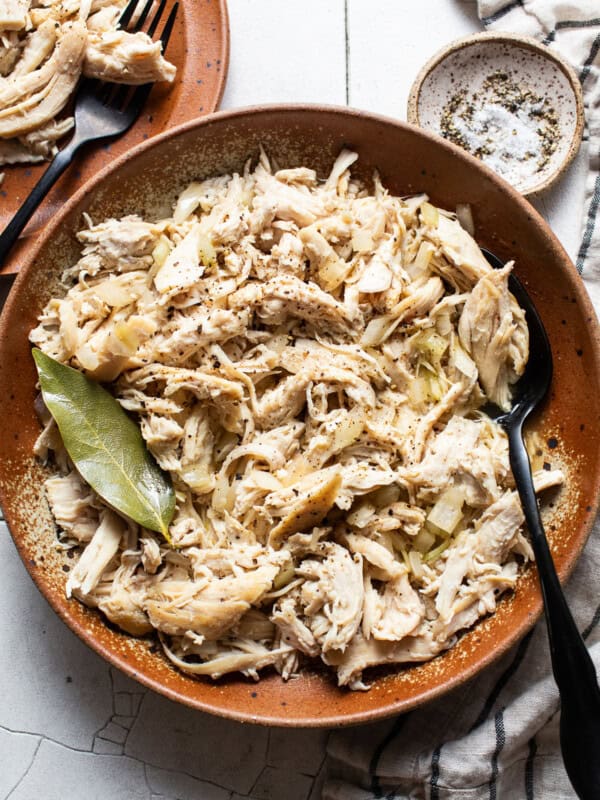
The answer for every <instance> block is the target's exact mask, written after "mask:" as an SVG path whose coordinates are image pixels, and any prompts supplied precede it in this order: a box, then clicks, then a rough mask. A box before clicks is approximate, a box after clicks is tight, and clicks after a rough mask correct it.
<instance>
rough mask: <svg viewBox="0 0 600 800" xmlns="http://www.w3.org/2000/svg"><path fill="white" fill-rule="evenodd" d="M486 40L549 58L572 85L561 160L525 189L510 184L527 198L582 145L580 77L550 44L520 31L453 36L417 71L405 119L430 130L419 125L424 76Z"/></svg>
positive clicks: (554, 176)
mask: <svg viewBox="0 0 600 800" xmlns="http://www.w3.org/2000/svg"><path fill="white" fill-rule="evenodd" d="M486 42H487V43H490V44H507V45H514V46H516V47H519V48H521V49H523V50H529V51H530V52H533V53H536V54H537V55H539V56H542V57H543V58H545V59H547V60H548V61H551V62H553V63H554V64H555V65H556V66H558V67H559V69H560V70H561V71H562V73H563V74H564V75H565V77H566V78H567V81H568V82H569V86H570V88H571V91H572V92H573V96H574V99H575V129H574V131H573V136H572V137H571V141H570V143H569V149H568V151H567V153H566V155H565V157H564V159H563V160H562V162H561V163H560V164H559V165H558V166H557V167H556V169H555V170H554V172H552V173H550V175H548V177H547V178H545V179H544V180H543V181H540V182H539V183H537V184H535V185H534V186H532V187H531V188H530V189H527V190H526V191H521V190H520V189H518V188H517V187H515V186H513V188H515V189H516V190H517V191H518V192H519V193H520V194H521V195H523V197H529V196H530V195H532V194H536V193H538V192H542V191H544V190H546V189H548V188H550V186H552V184H554V183H555V182H556V181H557V180H558V178H559V177H560V176H561V175H562V174H563V173H564V172H565V171H566V169H567V167H568V166H569V164H570V163H571V162H572V161H573V159H574V158H575V156H576V155H577V152H578V150H579V147H580V145H581V140H582V137H583V128H584V125H585V112H584V105H583V90H582V88H581V83H580V81H579V78H578V77H577V73H576V72H575V70H574V69H573V67H572V66H571V64H569V62H568V61H566V59H564V58H563V57H562V56H561V55H560V54H559V53H557V52H555V51H554V50H551V49H550V48H549V47H547V46H546V45H544V44H542V43H541V42H539V41H538V40H537V39H534V38H533V37H532V36H525V35H523V34H517V33H504V32H498V33H497V32H496V31H484V32H480V33H472V34H470V35H468V36H462V37H461V38H460V39H455V40H454V41H452V42H450V43H449V44H447V45H444V47H442V48H441V49H440V50H438V51H437V53H435V54H434V55H433V56H432V57H431V58H430V59H429V60H428V61H426V62H425V64H424V65H423V66H422V67H421V69H420V70H419V72H418V73H417V76H416V78H415V79H414V81H413V84H412V86H411V88H410V91H409V95H408V101H407V106H406V115H407V120H408V122H409V123H411V124H413V125H417V126H418V127H420V128H421V129H422V130H430V129H428V128H427V129H426V128H425V127H423V126H422V125H421V121H420V118H419V101H420V99H421V90H422V88H423V84H424V83H425V80H426V78H427V77H428V76H429V75H430V74H431V73H432V72H433V71H434V70H435V69H436V68H437V67H438V66H439V65H440V64H441V63H442V62H443V61H445V60H446V59H447V58H448V57H449V56H451V55H453V54H454V53H458V52H459V51H460V50H467V49H468V48H470V47H472V46H473V45H478V44H481V43H486ZM436 135H438V134H436ZM440 138H442V139H443V138H444V137H443V136H440ZM445 141H447V140H445ZM461 149H462V148H461ZM465 152H467V151H465ZM469 155H470V154H469ZM478 160H479V159H478ZM496 174H497V173H496ZM499 177H501V176H499ZM503 180H504V179H503ZM511 186H512V184H511Z"/></svg>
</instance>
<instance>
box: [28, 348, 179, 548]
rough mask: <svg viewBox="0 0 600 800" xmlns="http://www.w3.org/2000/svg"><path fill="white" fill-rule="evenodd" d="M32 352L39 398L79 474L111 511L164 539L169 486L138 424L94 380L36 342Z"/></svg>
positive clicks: (171, 498) (170, 508)
mask: <svg viewBox="0 0 600 800" xmlns="http://www.w3.org/2000/svg"><path fill="white" fill-rule="evenodd" d="M32 354H33V358H34V361H35V364H36V367H37V371H38V375H39V379H40V387H41V390H42V396H43V398H44V403H45V404H46V406H47V408H48V411H49V412H50V413H51V414H52V416H53V417H54V419H55V421H56V424H57V426H58V429H59V431H60V434H61V436H62V440H63V442H64V445H65V448H66V450H67V452H68V454H69V456H70V457H71V459H72V461H73V463H74V464H75V466H76V468H77V470H78V471H79V473H80V474H81V476H82V477H83V479H84V480H85V481H87V483H89V485H90V486H91V487H92V489H94V491H95V492H96V493H97V494H98V495H100V497H102V498H103V499H104V500H106V502H107V503H110V505H111V506H113V508H115V509H116V510H117V511H120V512H122V513H123V514H126V515H127V516H128V517H131V519H133V520H134V521H135V522H137V523H139V524H140V525H143V526H144V527H145V528H149V529H150V530H153V531H157V532H158V533H162V535H163V536H164V537H165V539H166V540H167V541H170V539H169V532H168V531H169V523H170V522H171V520H172V518H173V514H174V512H175V492H174V491H173V485H172V483H171V478H170V476H169V475H168V474H167V473H165V472H163V470H162V469H161V468H160V467H159V466H158V464H157V463H156V461H155V460H154V458H153V456H152V455H151V453H149V452H148V449H147V447H146V444H145V442H144V439H143V438H142V434H141V432H140V429H139V427H138V426H137V425H136V424H135V422H134V421H133V420H132V419H131V418H130V417H129V416H128V415H127V414H126V412H125V411H124V410H123V408H121V406H120V405H119V403H118V402H117V401H116V400H115V398H114V397H113V396H112V395H111V394H110V393H109V392H107V391H106V389H104V388H103V387H102V386H100V384H98V383H96V382H95V381H92V380H90V379H89V378H87V377H86V376H85V375H83V374H82V373H81V372H78V371H77V370H76V369H73V368H72V367H68V366H66V365H65V364H61V363H60V362H59V361H56V360H55V359H53V358H51V357H50V356H48V355H46V354H45V353H43V352H42V351H41V350H39V349H37V348H34V349H33V351H32Z"/></svg>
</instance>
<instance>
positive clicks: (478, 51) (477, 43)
mask: <svg viewBox="0 0 600 800" xmlns="http://www.w3.org/2000/svg"><path fill="white" fill-rule="evenodd" d="M497 72H502V73H504V74H506V75H508V76H509V77H510V79H511V80H513V81H514V82H515V83H518V84H519V85H520V86H521V87H523V88H526V89H529V90H531V91H532V92H533V93H535V94H536V95H537V96H539V97H541V98H543V99H546V100H547V101H548V103H549V104H550V105H551V106H552V107H553V109H554V110H555V112H556V116H557V118H558V128H559V131H560V135H559V136H558V137H557V141H558V144H557V147H556V149H555V150H554V152H553V153H552V155H551V156H549V158H548V160H547V162H546V163H545V164H544V166H543V167H542V168H541V169H539V170H538V171H536V172H534V173H533V174H530V175H524V176H522V177H520V178H519V177H515V178H511V177H510V176H508V175H506V176H505V177H506V179H507V180H509V182H510V183H511V184H512V185H513V186H514V188H515V189H518V190H519V191H520V192H521V193H522V194H524V195H529V194H533V193H534V192H540V191H542V190H543V189H547V188H548V187H549V186H550V185H551V184H552V183H554V181H555V180H556V179H557V178H558V177H559V176H560V175H561V174H562V173H563V172H564V170H565V169H566V168H567V166H568V165H569V164H570V163H571V161H572V160H573V158H574V157H575V154H576V153H577V151H578V149H579V145H580V143H581V136H582V133H583V124H584V113H583V97H582V93H581V86H580V83H579V80H578V78H577V76H576V74H575V72H574V71H573V69H572V68H571V66H570V65H569V64H568V63H567V62H566V61H564V60H563V59H562V58H561V57H560V56H559V55H557V54H556V52H555V51H553V50H550V48H548V47H546V46H545V45H542V44H540V43H539V42H537V41H536V40H535V39H531V38H529V37H527V36H516V35H512V34H503V33H500V34H499V33H478V34H474V35H472V36H466V37H464V38H462V39H457V40H456V41H455V42H452V43H451V44H449V45H448V46H447V47H444V48H443V49H442V50H440V51H439V52H438V53H436V55H434V56H433V58H431V59H430V61H428V62H427V63H426V64H425V66H424V67H423V68H422V69H421V71H420V72H419V74H418V75H417V77H416V79H415V81H414V83H413V85H412V88H411V91H410V94H409V98H408V111H407V115H408V121H409V122H411V123H413V124H415V125H419V126H421V127H422V128H425V129H427V130H429V131H433V132H434V133H437V134H440V135H443V134H442V116H443V112H444V109H445V108H446V107H447V104H448V103H449V102H450V101H451V100H452V98H455V97H456V96H457V94H458V93H459V92H461V91H465V92H466V93H467V95H468V97H469V98H474V99H473V101H472V104H471V105H472V107H474V108H475V109H478V108H481V105H482V96H483V95H484V94H485V92H484V91H483V92H482V85H483V83H484V81H485V79H486V78H487V77H488V76H489V75H491V74H494V73H497Z"/></svg>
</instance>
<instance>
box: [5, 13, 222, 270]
mask: <svg viewBox="0 0 600 800" xmlns="http://www.w3.org/2000/svg"><path fill="white" fill-rule="evenodd" d="M166 10H167V11H168V10H169V8H167V9H166ZM166 55H167V58H168V59H169V61H171V62H172V63H173V64H175V66H176V67H177V77H176V79H175V82H174V84H173V85H172V86H169V85H167V84H157V85H156V86H155V87H154V89H153V90H152V94H151V95H150V98H149V100H148V103H147V105H146V108H145V109H144V112H143V113H142V115H141V117H140V119H139V120H138V121H137V122H136V123H135V125H134V126H133V127H132V128H131V130H129V131H128V132H127V133H126V134H125V135H124V136H121V137H120V138H118V139H114V140H113V141H112V142H109V143H105V144H102V142H100V143H98V144H91V145H89V146H88V149H87V150H85V151H82V152H81V153H80V154H79V155H78V156H77V157H76V160H75V162H74V163H73V164H72V165H71V166H70V167H69V169H68V170H67V172H66V173H65V174H64V175H63V176H62V177H61V178H60V180H59V181H58V182H57V183H56V185H55V186H54V188H53V189H52V190H51V191H50V193H49V194H48V196H47V197H46V199H45V200H44V202H43V203H42V205H41V206H40V208H39V209H38V210H37V211H36V213H35V215H34V216H33V217H32V219H31V221H30V222H29V225H28V226H27V228H26V229H25V233H24V234H23V236H22V237H21V239H20V240H19V242H18V243H17V245H16V246H15V248H14V249H13V252H12V253H11V255H10V257H9V258H8V259H7V261H6V262H5V264H4V266H3V267H2V269H1V270H0V275H9V274H11V273H15V272H18V271H19V269H20V267H21V264H22V263H23V261H24V259H25V258H26V255H27V252H28V251H29V249H30V247H31V246H32V245H33V244H35V242H36V240H37V235H36V233H37V232H38V231H39V229H40V228H42V227H43V226H44V225H45V224H46V222H47V221H48V220H49V219H50V218H51V217H52V216H53V215H54V214H55V213H56V212H57V211H58V209H59V208H61V207H62V206H63V205H64V204H65V203H66V202H67V200H68V199H69V197H71V195H72V194H73V193H74V192H75V191H76V190H77V189H78V188H79V187H80V186H81V184H83V183H85V182H86V181H87V180H89V179H90V178H91V177H92V176H93V175H95V174H96V173H97V172H98V171H99V170H101V169H102V168H103V167H105V166H107V165H108V164H110V163H111V162H112V161H114V160H115V158H116V157H117V156H120V155H121V154H122V153H124V152H126V151H127V150H131V148H132V147H133V146H134V145H136V144H139V143H140V142H142V141H143V140H144V139H149V138H150V137H152V136H155V135H156V134H157V133H162V132H163V131H166V130H168V129H169V128H173V127H174V126H175V125H179V124H180V123H182V122H187V121H188V120H192V119H196V118H197V117H202V116H204V115H206V114H210V113H211V112H212V111H214V110H215V109H216V108H217V106H218V105H219V103H220V101H221V97H222V95H223V90H224V88H225V79H226V77H227V67H228V65H229V23H228V17H227V5H226V0H193V2H190V3H188V2H185V0H184V2H180V3H179V11H178V13H177V20H176V23H175V28H174V29H173V33H172V34H171V40H170V42H169V46H168V48H167V53H166ZM47 168H48V162H44V163H42V164H35V165H27V164H25V165H23V164H20V165H15V166H6V167H1V168H0V172H4V173H5V177H4V182H3V183H2V185H1V186H0V231H1V230H3V229H4V228H5V227H6V225H7V224H8V223H9V222H10V220H11V219H12V217H13V216H14V214H15V213H16V212H17V211H18V209H19V208H20V206H21V205H22V203H23V201H24V200H25V198H26V197H27V195H28V194H29V192H30V191H31V190H32V189H33V187H34V186H35V184H36V183H37V182H38V180H39V179H40V177H41V175H42V174H43V173H44V171H45V170H46V169H47Z"/></svg>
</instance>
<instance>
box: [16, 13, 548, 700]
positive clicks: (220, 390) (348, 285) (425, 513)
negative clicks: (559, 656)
mask: <svg viewBox="0 0 600 800" xmlns="http://www.w3.org/2000/svg"><path fill="white" fill-rule="evenodd" d="M100 13H101V12H100V11H98V12H96V16H98V15H99V14H100ZM355 160H356V154H353V153H349V152H348V151H344V152H343V153H341V154H340V156H339V158H338V160H337V162H336V163H335V164H334V166H333V168H332V171H331V174H330V176H329V178H328V179H327V180H326V181H321V180H319V178H318V177H317V175H316V173H315V172H314V171H313V170H311V169H309V168H305V167H300V168H294V169H283V170H274V169H273V168H272V167H271V165H270V163H269V161H268V158H267V156H266V155H265V154H264V153H261V156H260V158H259V161H258V165H257V166H256V168H255V169H254V171H252V170H251V168H250V166H248V167H247V168H246V170H245V171H244V172H243V174H241V175H229V176H220V177H218V178H209V179H207V180H204V181H200V182H197V183H193V184H191V186H190V187H188V189H186V190H185V191H184V192H183V194H182V195H181V196H180V198H179V200H178V201H177V203H176V206H175V209H174V216H173V217H171V218H169V219H162V220H160V221H158V222H152V221H146V220H143V219H141V218H139V217H137V216H128V217H124V218H122V219H120V220H116V219H109V220H104V221H102V222H98V223H96V224H94V223H93V221H92V220H87V222H88V226H87V228H86V229H85V230H83V231H81V232H80V234H79V239H80V241H81V243H82V246H83V252H82V255H81V259H80V260H79V262H78V263H77V264H75V265H74V266H72V267H70V268H69V269H67V270H66V271H65V275H64V282H65V291H64V295H63V296H62V297H60V298H53V299H51V300H50V302H49V303H48V304H47V306H46V308H45V309H44V312H43V313H42V315H41V316H40V319H39V324H38V326H37V327H36V328H35V330H33V331H32V333H31V337H30V338H31V341H32V342H33V343H34V344H36V345H37V346H39V347H40V348H41V349H42V350H44V351H45V352H46V353H47V354H48V355H50V356H52V357H54V358H57V359H58V360H60V361H62V362H63V363H68V364H70V365H71V366H73V367H75V368H77V369H80V370H82V371H84V372H85V373H87V374H88V375H89V376H90V377H92V378H95V379H98V380H103V381H109V382H111V384H112V391H113V392H114V394H115V397H116V398H117V400H118V401H119V402H120V403H121V404H122V406H123V407H124V408H125V409H127V410H128V411H129V412H130V413H131V414H132V415H133V416H134V418H135V419H136V420H137V421H138V423H139V425H140V429H141V432H142V436H143V437H144V439H145V441H146V444H147V446H148V449H149V450H150V451H151V452H152V454H153V455H154V456H155V458H156V460H157V461H158V463H159V465H160V466H161V467H162V468H163V469H164V470H167V471H168V472H170V474H171V477H172V480H173V483H174V486H175V489H176V496H177V507H176V512H175V516H174V519H173V521H172V523H171V526H170V536H171V541H172V545H167V544H166V543H165V542H162V541H159V539H158V537H157V536H155V535H154V534H152V533H151V532H149V531H146V530H143V529H140V528H139V526H137V525H135V524H134V523H133V522H131V521H130V520H123V519H121V518H120V517H119V516H118V515H117V514H116V513H115V512H114V511H113V510H111V509H108V508H107V507H106V506H105V504H104V503H103V502H102V501H101V500H100V499H99V498H98V497H96V496H95V494H94V493H93V492H92V491H91V490H89V489H88V488H87V487H86V486H85V485H84V484H83V482H82V481H81V479H80V478H79V476H78V475H77V473H76V472H74V471H70V472H69V462H68V460H67V459H66V458H65V456H64V451H62V449H61V442H60V439H59V437H58V433H57V431H56V429H55V428H54V427H53V426H52V425H51V424H50V423H49V422H48V419H47V417H46V419H45V424H46V428H45V431H44V433H43V434H42V436H41V437H40V441H39V444H38V448H37V452H38V453H39V454H40V455H41V456H42V455H45V454H46V453H47V452H48V451H49V450H50V451H52V450H53V451H55V453H56V454H55V459H56V463H57V466H58V467H59V468H61V470H62V474H61V475H59V476H55V477H52V478H50V479H49V480H48V481H47V496H48V500H49V502H50V506H51V509H52V511H53V514H54V517H55V520H56V522H57V524H58V526H59V528H60V529H61V531H62V534H61V535H62V536H63V538H64V540H65V542H67V543H69V544H70V545H71V546H73V547H77V548H78V549H79V552H80V554H81V555H80V558H79V561H78V563H77V565H76V566H75V569H74V570H73V572H72V573H71V577H70V578H69V582H68V586H67V591H68V592H69V593H73V594H74V595H75V596H76V597H77V598H78V599H79V600H81V601H82V602H84V603H86V604H88V605H91V606H94V607H97V608H99V609H100V610H101V611H102V612H103V613H104V614H105V615H106V616H107V617H108V618H109V619H110V620H111V621H112V622H114V623H115V624H117V625H119V626H120V627H121V628H123V629H124V630H125V631H127V632H129V633H131V634H133V635H143V634H146V633H147V632H148V631H151V630H153V629H154V630H156V631H157V632H158V635H159V637H160V641H161V643H162V645H163V648H164V652H165V654H166V656H167V657H168V658H169V659H170V660H171V661H172V662H173V664H174V665H176V666H177V667H178V668H179V669H181V670H184V671H186V672H188V673H190V674H192V675H206V676H212V677H213V678H216V677H219V676H221V675H224V674H226V673H228V672H234V671H240V672H242V673H243V674H244V675H248V676H250V677H253V678H256V679H257V678H258V676H259V671H260V670H261V669H263V668H267V667H271V668H275V669H276V670H278V671H279V672H280V674H281V675H282V677H283V678H284V679H285V678H288V677H290V676H291V675H293V674H295V673H296V672H297V671H298V670H299V669H300V668H301V665H302V663H303V661H305V660H306V659H310V658H321V659H322V660H323V662H325V664H327V665H329V666H330V667H331V668H332V669H333V670H335V672H336V673H337V679H338V682H339V684H340V685H342V686H347V687H349V688H351V689H365V688H368V685H367V683H365V680H364V677H363V672H364V670H366V669H367V668H369V667H371V666H374V665H377V664H396V663H408V662H417V661H425V660H427V659H430V658H433V657H434V656H435V655H437V654H438V653H440V652H442V651H443V650H445V649H447V648H449V647H451V646H452V645H453V644H454V643H455V641H456V638H457V634H458V633H460V631H462V630H464V629H465V628H467V627H469V626H471V625H473V624H474V623H475V622H476V621H477V620H478V619H480V618H481V617H483V616H485V615H486V614H489V613H492V612H493V611H494V609H495V607H496V603H497V601H498V598H499V596H500V594H501V593H502V592H504V591H506V590H509V589H510V588H512V587H513V586H514V585H515V581H516V579H517V576H518V574H519V570H520V568H521V565H522V564H523V563H524V562H525V561H527V560H528V559H530V558H531V557H532V553H531V548H530V547H529V544H528V542H527V540H526V538H525V537H524V535H523V532H522V525H523V515H522V511H521V507H520V504H519V501H518V498H517V495H516V493H515V491H514V482H513V479H512V475H511V472H510V466H509V460H508V446H507V440H506V436H505V434H504V432H503V431H502V429H501V428H500V427H499V426H498V425H497V424H496V423H495V422H494V421H492V420H491V419H490V418H489V417H488V416H487V415H486V414H485V413H484V412H483V410H482V408H483V406H484V405H485V404H486V402H488V401H492V402H494V403H496V404H497V405H498V406H500V407H501V408H504V409H505V408H508V407H509V406H510V402H511V392H512V386H513V384H514V383H515V382H516V381H517V380H518V378H519V376H520V375H521V374H522V372H523V370H524V368H525V364H526V361H527V355H528V333H527V327H526V324H525V321H524V317H523V314H522V312H521V309H520V308H519V307H518V305H517V304H516V301H515V300H514V298H513V297H512V295H511V294H510V292H509V290H508V285H507V279H508V275H509V272H510V269H511V266H512V265H511V264H508V265H507V266H506V267H505V268H504V269H502V270H498V271H494V270H493V269H492V268H491V266H489V264H488V263H487V261H486V260H485V258H484V257H483V255H482V254H481V251H480V250H479V248H478V246H477V244H476V243H475V241H474V240H473V239H472V238H471V236H470V235H469V234H468V233H466V232H465V231H464V230H463V229H462V228H461V227H460V225H459V223H458V222H457V220H456V218H455V217H454V215H453V214H451V213H449V212H447V211H444V210H442V209H436V208H435V207H433V206H431V205H430V204H429V202H428V200H427V198H426V197H425V196H424V195H422V196H419V197H413V198H407V199H401V198H399V197H394V196H392V195H390V194H389V193H388V192H387V191H386V189H385V188H384V187H383V186H382V185H381V183H380V181H379V179H378V177H377V176H375V178H374V181H373V186H372V188H370V189H369V188H368V187H367V186H366V185H365V184H362V183H360V182H359V181H357V180H355V179H354V178H353V176H352V175H351V174H350V172H349V168H350V165H352V164H353V163H354V161H355ZM59 456H60V457H59ZM548 458H549V457H548ZM562 480H563V476H562V473H561V472H560V470H558V469H552V471H546V470H544V471H542V472H540V473H536V483H537V487H538V489H539V490H543V489H546V488H548V487H551V486H558V485H560V483H561V482H562Z"/></svg>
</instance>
